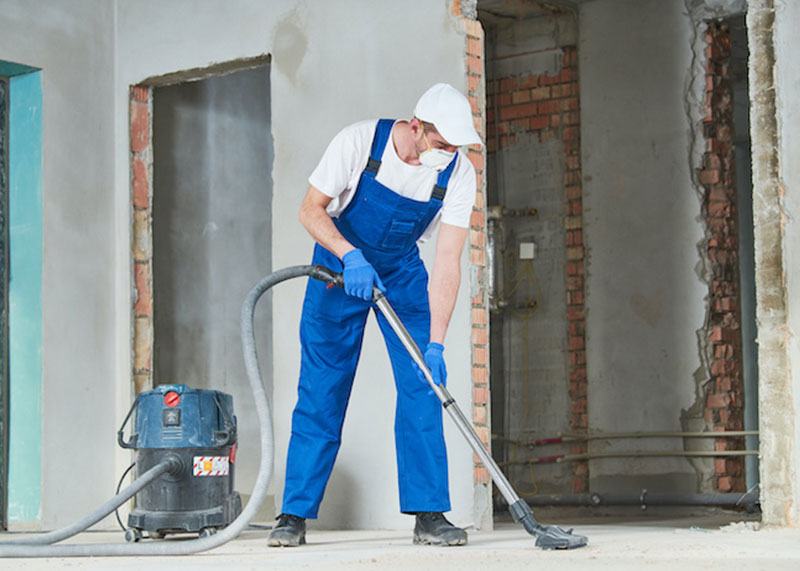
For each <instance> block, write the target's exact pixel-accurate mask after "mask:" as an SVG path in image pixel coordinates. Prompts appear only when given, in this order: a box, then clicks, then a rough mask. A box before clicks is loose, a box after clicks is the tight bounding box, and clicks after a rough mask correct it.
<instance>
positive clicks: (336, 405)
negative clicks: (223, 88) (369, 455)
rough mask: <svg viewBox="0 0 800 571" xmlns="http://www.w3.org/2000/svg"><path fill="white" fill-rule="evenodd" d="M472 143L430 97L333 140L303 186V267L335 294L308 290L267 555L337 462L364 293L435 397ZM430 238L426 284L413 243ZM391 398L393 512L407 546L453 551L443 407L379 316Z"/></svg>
mask: <svg viewBox="0 0 800 571" xmlns="http://www.w3.org/2000/svg"><path fill="white" fill-rule="evenodd" d="M470 144H481V141H480V137H479V136H478V134H477V132H476V131H475V128H474V126H473V119H472V111H471V109H470V105H469V102H468V101H467V99H466V98H465V97H464V96H463V95H462V94H461V93H460V92H459V91H458V90H457V89H455V88H454V87H452V86H450V85H446V84H441V83H440V84H437V85H434V86H433V87H432V88H430V89H429V90H428V91H426V92H425V93H424V94H423V95H422V97H421V98H420V99H419V101H418V102H417V105H416V108H415V110H414V117H413V118H412V119H411V120H409V121H393V120H385V119H382V120H380V121H365V122H361V123H356V124H355V125H351V126H349V127H346V128H345V129H343V130H342V131H341V132H340V133H339V134H338V135H336V137H335V138H334V139H333V141H332V142H331V143H330V145H329V146H328V149H327V150H326V151H325V154H324V155H323V157H322V160H321V161H320V163H319V165H318V166H317V168H316V169H315V170H314V172H313V173H312V174H311V176H310V177H309V182H310V183H311V184H310V187H309V189H308V192H307V194H306V196H305V199H304V200H303V204H302V206H301V208H300V221H301V223H302V224H303V226H304V227H305V228H306V230H308V232H309V233H310V234H311V236H313V238H314V239H315V240H316V245H315V249H314V256H313V263H314V264H322V265H324V266H327V267H329V268H331V269H333V270H335V271H339V272H342V273H343V277H344V290H342V288H327V287H326V286H325V284H323V283H322V282H319V281H316V280H309V283H308V286H307V289H306V296H305V301H304V304H303V313H302V320H301V325H300V341H301V347H302V356H301V366H300V382H299V387H298V401H297V406H296V408H295V410H294V414H293V416H292V436H291V440H290V442H289V453H288V458H287V464H286V484H285V489H284V496H283V508H282V513H281V515H280V516H279V518H278V523H277V525H276V526H275V528H274V529H273V530H272V532H271V533H270V536H269V545H271V546H296V545H300V544H303V543H305V520H306V518H315V517H317V512H318V509H319V504H320V502H321V501H322V495H323V493H324V490H325V485H326V484H327V481H328V478H329V476H330V473H331V470H332V468H333V463H334V460H335V457H336V454H337V452H338V450H339V444H340V438H341V431H342V424H343V422H344V414H345V409H346V407H347V401H348V399H349V396H350V389H351V387H352V383H353V377H354V375H355V370H356V365H357V363H358V358H359V354H360V351H361V341H362V336H363V332H364V325H365V323H366V319H367V315H368V313H369V310H370V308H371V307H373V304H372V291H373V287H374V286H377V287H378V288H379V289H380V290H381V291H383V292H384V293H385V294H386V297H387V299H388V301H389V303H390V304H391V305H392V307H393V308H394V309H395V311H396V312H397V314H398V316H399V317H400V319H401V320H402V321H403V323H404V324H405V326H406V328H407V329H408V330H409V332H410V333H411V335H412V337H414V340H415V341H416V342H417V344H418V345H419V346H420V347H421V348H423V349H424V355H425V362H426V364H427V365H428V367H429V368H430V369H431V371H432V373H433V377H434V380H435V382H436V383H437V384H439V383H444V382H445V381H446V378H447V372H446V367H445V362H444V357H443V351H444V346H443V344H444V338H445V332H446V331H447V326H448V323H449V321H450V316H451V314H452V312H453V306H454V305H455V300H456V294H457V292H458V287H459V283H460V258H461V252H462V249H463V246H464V240H465V238H466V234H467V228H468V226H469V216H470V213H471V211H472V205H473V202H474V199H475V171H474V169H473V167H472V165H471V164H470V162H469V161H468V160H467V158H466V156H464V155H462V154H459V153H458V147H460V146H463V145H470ZM437 225H438V226H439V234H438V237H437V242H436V257H435V261H434V265H433V272H432V274H431V279H430V285H429V284H428V274H427V272H426V270H425V266H424V265H423V263H422V261H421V260H420V257H419V250H418V248H417V241H418V240H425V239H427V238H428V237H430V235H431V234H432V233H433V230H434V229H435V227H436V226H437ZM375 314H376V317H377V320H378V324H379V326H380V328H381V331H382V333H383V336H384V339H385V341H386V346H387V348H388V350H389V357H390V360H391V363H392V370H393V372H394V378H395V385H396V388H397V409H396V413H395V446H396V452H397V465H398V472H399V474H398V479H399V489H400V509H401V511H402V512H403V513H408V514H415V515H416V525H415V527H414V543H425V544H436V545H463V544H465V543H466V542H467V534H466V532H465V531H464V530H463V529H460V528H458V527H455V526H454V525H452V524H451V523H450V522H449V521H447V520H446V519H445V518H444V516H443V515H442V512H446V511H449V510H450V499H449V488H448V482H447V455H446V450H445V443H444V437H443V432H442V407H441V404H440V403H439V401H438V399H437V398H436V396H435V395H433V393H432V391H430V389H429V387H428V386H427V382H426V381H425V380H424V377H422V375H421V371H419V369H418V368H417V366H416V365H415V364H414V363H413V361H412V360H411V357H410V356H409V355H408V353H407V352H406V350H405V349H404V348H403V346H402V344H401V342H400V340H399V339H398V338H397V336H396V335H395V333H394V331H392V329H391V327H390V326H389V324H388V323H387V322H386V320H385V318H384V317H383V315H382V314H381V313H380V312H379V311H377V310H376V311H375Z"/></svg>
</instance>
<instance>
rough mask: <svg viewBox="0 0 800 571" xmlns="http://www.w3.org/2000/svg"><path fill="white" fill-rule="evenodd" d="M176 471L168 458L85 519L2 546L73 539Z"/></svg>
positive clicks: (176, 464) (172, 459) (7, 541)
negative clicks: (148, 486) (165, 474)
mask: <svg viewBox="0 0 800 571" xmlns="http://www.w3.org/2000/svg"><path fill="white" fill-rule="evenodd" d="M175 470H180V461H176V459H175V457H173V456H167V457H166V458H164V459H163V460H162V461H161V462H159V463H158V464H156V465H155V466H153V467H152V468H150V469H149V470H148V471H147V472H145V473H144V474H142V475H141V476H139V477H138V478H136V480H134V481H133V482H132V483H131V484H130V485H129V486H128V487H127V488H125V489H124V490H122V491H121V492H119V493H118V494H117V495H116V496H114V497H113V498H111V499H110V500H108V501H107V502H106V503H104V504H103V505H102V506H100V507H99V508H97V509H96V510H95V511H94V512H92V513H91V514H89V515H87V516H86V517H84V518H83V519H80V520H78V521H76V522H75V523H73V524H71V525H68V526H66V527H62V528H61V529H56V530H53V531H50V532H47V533H37V534H35V535H25V536H22V537H15V538H13V539H0V546H2V545H8V544H13V545H49V544H51V543H56V542H58V541H61V540H63V539H67V538H68V537H72V536H73V535H75V534H76V533H80V532H82V531H83V530H85V529H89V528H90V527H92V526H93V525H94V524H96V523H97V522H98V521H100V520H101V519H103V518H104V517H106V516H107V515H108V514H110V513H111V512H113V511H114V510H115V509H117V508H118V507H119V506H121V505H122V504H124V503H125V502H127V501H128V500H129V499H131V498H132V497H133V496H135V495H136V494H137V493H139V490H141V489H142V488H144V487H145V486H147V485H149V484H150V483H151V482H152V481H153V480H155V479H156V478H158V477H159V476H161V474H163V473H164V472H172V471H175Z"/></svg>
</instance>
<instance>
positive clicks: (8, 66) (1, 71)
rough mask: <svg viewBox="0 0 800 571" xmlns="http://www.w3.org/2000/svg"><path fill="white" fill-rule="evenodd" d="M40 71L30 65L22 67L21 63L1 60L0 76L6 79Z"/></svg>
mask: <svg viewBox="0 0 800 571" xmlns="http://www.w3.org/2000/svg"><path fill="white" fill-rule="evenodd" d="M32 71H38V70H37V69H36V68H35V67H31V66H29V65H22V64H21V63H14V62H13V61H3V60H0V75H4V76H6V77H14V76H15V75H22V74H23V73H31V72H32Z"/></svg>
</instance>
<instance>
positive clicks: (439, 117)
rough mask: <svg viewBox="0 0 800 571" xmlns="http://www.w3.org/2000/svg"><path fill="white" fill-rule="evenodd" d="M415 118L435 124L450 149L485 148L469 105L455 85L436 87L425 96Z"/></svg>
mask: <svg viewBox="0 0 800 571" xmlns="http://www.w3.org/2000/svg"><path fill="white" fill-rule="evenodd" d="M414 116H415V117H416V118H417V119H421V120H422V121H426V122H427V123H433V124H434V126H435V127H436V130H437V131H439V134H440V135H441V136H442V137H444V139H445V141H447V142H448V143H450V144H451V145H455V146H456V147H461V146H462V145H483V143H482V142H481V138H480V136H479V135H478V132H477V131H475V125H474V123H473V120H472V108H471V107H470V104H469V101H468V100H467V98H466V97H464V94H463V93H461V92H460V91H459V90H458V89H456V88H455V87H453V86H452V85H449V84H447V83H437V84H436V85H434V86H433V87H431V88H430V89H429V90H428V91H426V92H425V93H423V94H422V97H420V98H419V101H417V106H416V107H415V108H414Z"/></svg>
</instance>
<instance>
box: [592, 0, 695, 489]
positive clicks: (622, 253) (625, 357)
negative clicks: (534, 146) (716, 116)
mask: <svg viewBox="0 0 800 571" xmlns="http://www.w3.org/2000/svg"><path fill="white" fill-rule="evenodd" d="M579 32H580V43H579V58H580V60H579V62H580V84H581V141H582V161H583V192H584V195H583V208H584V240H585V243H586V245H587V257H588V264H587V270H586V271H587V276H586V292H587V295H586V308H587V324H586V330H587V371H588V375H589V396H588V402H589V429H590V430H591V431H598V432H603V431H607V432H630V431H656V430H693V429H697V428H702V426H697V425H698V423H701V422H702V412H700V413H699V415H698V413H697V407H696V406H695V409H693V410H694V412H693V413H690V412H689V411H690V409H692V406H693V405H696V403H697V402H698V401H699V399H701V398H702V397H701V393H700V390H699V387H698V383H699V382H700V380H701V379H699V378H698V379H697V380H696V375H697V374H698V371H700V370H701V357H700V349H699V348H698V336H697V332H698V331H699V330H700V329H701V328H702V327H703V317H704V315H705V311H706V310H705V302H704V297H705V296H706V294H707V285H705V284H704V283H703V282H702V281H701V278H700V276H699V275H698V271H699V268H698V262H699V260H700V255H699V253H698V245H699V244H700V242H701V240H702V239H703V227H702V224H701V219H700V212H701V210H700V202H699V198H698V193H697V191H696V189H695V187H694V186H693V182H692V175H691V172H692V170H691V169H693V168H695V166H696V165H695V164H694V162H693V161H694V158H693V155H692V154H691V153H692V148H693V147H692V144H693V136H692V133H693V130H694V128H695V126H694V121H695V119H694V117H693V116H692V115H687V109H690V108H691V103H687V101H689V102H691V101H692V98H693V97H694V96H693V94H692V93H691V91H692V89H693V87H692V86H693V84H692V82H691V79H692V76H691V75H690V74H691V72H692V65H693V53H692V46H693V42H694V40H695V36H694V28H693V26H692V24H691V21H690V19H689V18H688V17H687V15H686V10H685V6H684V3H683V2H680V1H677V0H676V1H669V2H664V1H661V0H635V1H633V0H598V1H596V2H590V3H588V4H585V5H582V6H581V11H580V25H579ZM690 113H691V111H690ZM698 416H699V418H698ZM645 447H647V448H652V449H660V450H672V451H677V450H682V449H683V447H684V443H683V442H682V441H681V440H679V439H672V440H652V439H648V440H647V442H646V443H644V442H642V441H636V440H627V441H614V442H613V443H612V442H611V441H602V440H600V441H594V442H592V444H591V446H590V451H592V452H603V451H610V450H615V451H616V450H635V449H642V448H645ZM709 466H710V462H709V461H703V462H698V463H696V464H695V465H694V466H693V465H692V463H690V462H689V461H688V460H684V459H679V458H660V459H659V458H644V459H634V458H628V459H608V460H595V461H593V462H592V464H591V467H590V474H591V482H590V486H591V489H592V490H593V491H597V492H604V491H607V492H638V491H639V490H640V488H642V487H646V488H648V489H649V490H651V491H656V490H658V491H662V490H663V491H685V492H695V491H698V488H700V487H702V482H701V478H700V476H699V474H701V473H702V472H703V471H706V470H707V469H708V468H709ZM695 468H697V470H696V469H695Z"/></svg>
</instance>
